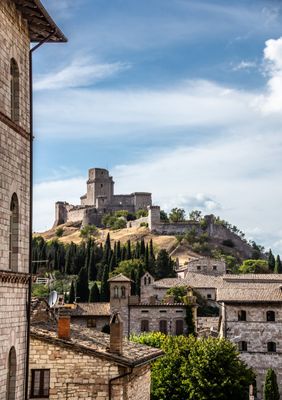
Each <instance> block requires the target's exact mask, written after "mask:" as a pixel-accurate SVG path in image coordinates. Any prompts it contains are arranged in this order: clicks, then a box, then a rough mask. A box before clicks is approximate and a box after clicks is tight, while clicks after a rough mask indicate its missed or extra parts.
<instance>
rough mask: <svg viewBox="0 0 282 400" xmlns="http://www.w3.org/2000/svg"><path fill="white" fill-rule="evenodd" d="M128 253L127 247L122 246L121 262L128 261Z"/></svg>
mask: <svg viewBox="0 0 282 400" xmlns="http://www.w3.org/2000/svg"><path fill="white" fill-rule="evenodd" d="M126 253H127V250H126V247H125V246H122V250H121V261H124V260H126Z"/></svg>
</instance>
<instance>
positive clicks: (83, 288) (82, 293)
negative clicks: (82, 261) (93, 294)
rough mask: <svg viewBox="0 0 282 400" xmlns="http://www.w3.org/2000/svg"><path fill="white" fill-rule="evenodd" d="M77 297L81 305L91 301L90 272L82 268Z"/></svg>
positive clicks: (79, 275)
mask: <svg viewBox="0 0 282 400" xmlns="http://www.w3.org/2000/svg"><path fill="white" fill-rule="evenodd" d="M76 297H77V298H78V302H79V303H87V302H88V299H89V287H88V272H87V269H86V268H85V267H83V268H81V270H80V271H79V274H78V279H77V282H76Z"/></svg>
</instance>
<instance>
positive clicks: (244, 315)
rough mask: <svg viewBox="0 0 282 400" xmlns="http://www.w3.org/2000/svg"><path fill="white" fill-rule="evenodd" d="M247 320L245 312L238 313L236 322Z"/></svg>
mask: <svg viewBox="0 0 282 400" xmlns="http://www.w3.org/2000/svg"><path fill="white" fill-rule="evenodd" d="M246 320H247V313H246V311H245V310H240V311H238V321H246Z"/></svg>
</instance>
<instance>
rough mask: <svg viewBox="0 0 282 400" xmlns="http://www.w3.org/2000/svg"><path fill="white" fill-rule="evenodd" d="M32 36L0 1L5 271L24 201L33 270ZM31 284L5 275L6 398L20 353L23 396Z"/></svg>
mask: <svg viewBox="0 0 282 400" xmlns="http://www.w3.org/2000/svg"><path fill="white" fill-rule="evenodd" d="M12 58H14V60H15V61H16V63H17V65H18V68H19V122H17V123H15V122H13V121H12V120H11V89H10V85H11V75H10V69H11V59H12ZM29 138H30V137H29V35H28V29H27V26H26V22H25V21H24V20H23V19H22V18H21V16H20V14H19V13H18V12H17V11H16V9H15V6H14V3H13V2H11V1H8V0H1V2H0V171H1V175H0V272H1V270H2V271H3V270H5V271H7V272H9V273H10V274H11V276H13V277H15V275H16V274H15V273H11V271H10V270H9V232H10V216H11V212H10V205H11V199H12V196H13V194H14V193H16V195H17V198H18V203H19V218H18V222H17V228H18V240H17V243H13V252H14V255H13V259H14V260H15V263H14V265H13V270H14V272H16V271H18V272H21V273H28V251H29V218H30V216H29V198H30V192H29V186H30V180H29V171H30V145H29ZM26 300H27V284H25V283H22V284H21V283H17V282H16V281H13V283H12V281H7V280H6V279H4V280H3V279H0V399H6V390H7V374H8V357H9V352H10V350H11V349H12V348H13V347H14V348H15V353H16V368H17V372H16V400H20V399H23V398H24V380H25V354H26V339H27V338H26V328H27V327H26V321H27V319H26V318H27V316H26Z"/></svg>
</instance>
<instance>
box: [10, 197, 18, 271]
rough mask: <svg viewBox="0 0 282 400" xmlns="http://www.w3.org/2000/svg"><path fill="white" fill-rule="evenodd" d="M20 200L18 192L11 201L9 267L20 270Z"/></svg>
mask: <svg viewBox="0 0 282 400" xmlns="http://www.w3.org/2000/svg"><path fill="white" fill-rule="evenodd" d="M18 247H19V202H18V196H17V195H16V193H14V194H13V196H12V200H11V203H10V228H9V269H10V270H12V271H17V270H18V252H19V248H18Z"/></svg>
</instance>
